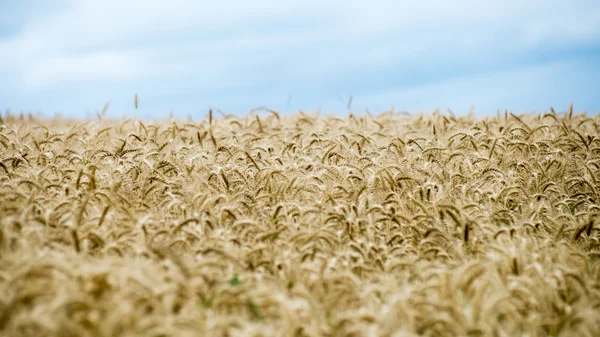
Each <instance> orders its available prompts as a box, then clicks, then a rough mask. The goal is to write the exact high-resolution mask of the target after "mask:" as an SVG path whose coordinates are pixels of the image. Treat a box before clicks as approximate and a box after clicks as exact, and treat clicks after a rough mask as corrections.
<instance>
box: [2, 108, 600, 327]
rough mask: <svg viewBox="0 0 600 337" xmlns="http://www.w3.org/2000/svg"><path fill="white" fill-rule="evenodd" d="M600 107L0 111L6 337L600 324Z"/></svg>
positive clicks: (599, 325) (587, 325)
mask: <svg viewBox="0 0 600 337" xmlns="http://www.w3.org/2000/svg"><path fill="white" fill-rule="evenodd" d="M599 127H600V118H599V117H598V116H588V115H586V114H585V113H574V112H573V111H572V109H571V110H570V111H567V112H564V113H556V112H554V111H553V110H550V111H548V112H547V113H542V114H538V115H531V114H526V115H516V114H513V113H508V112H507V113H499V114H498V116H496V117H474V116H454V115H453V114H452V113H447V114H445V113H439V112H434V113H432V114H428V115H424V114H421V115H410V116H409V115H405V114H401V113H397V112H394V111H390V112H387V113H383V114H380V115H376V116H374V115H370V114H365V115H364V116H363V115H361V116H358V115H353V114H347V115H345V116H342V117H339V116H338V117H335V116H320V115H319V114H317V113H302V112H300V113H296V114H293V115H286V116H284V115H281V116H280V115H279V114H278V113H277V112H275V111H269V110H264V111H256V112H250V113H249V114H248V115H246V116H243V117H236V116H232V115H217V114H215V116H213V114H212V112H211V113H210V115H209V116H208V117H207V118H205V119H204V120H201V121H191V120H188V121H185V120H166V121H161V122H153V123H150V122H146V123H144V122H143V121H140V120H134V119H121V120H108V119H104V118H103V117H102V116H99V118H98V119H95V120H67V119H60V118H54V119H43V118H36V117H26V116H17V115H11V116H4V117H2V118H1V119H0V335H2V336H93V337H100V336H150V337H165V336H395V337H401V336H531V337H533V336H536V337H537V336H600V263H599V262H600V233H599V232H600V225H599V221H598V220H599V215H600V206H599V202H600V185H599V184H598V181H599V180H600V138H598V131H599Z"/></svg>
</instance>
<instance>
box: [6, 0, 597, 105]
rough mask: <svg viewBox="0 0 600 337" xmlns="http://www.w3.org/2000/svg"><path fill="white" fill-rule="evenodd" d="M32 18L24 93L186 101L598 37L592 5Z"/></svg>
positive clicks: (124, 9) (196, 10)
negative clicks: (119, 85) (108, 93)
mask: <svg viewBox="0 0 600 337" xmlns="http://www.w3.org/2000/svg"><path fill="white" fill-rule="evenodd" d="M31 15H32V16H30V17H29V19H27V20H26V21H25V23H24V26H23V27H24V28H23V30H22V31H21V32H19V33H18V34H16V35H14V36H12V37H10V38H8V39H5V40H0V50H3V51H10V52H8V53H0V73H2V74H8V77H9V78H10V80H11V82H13V83H15V84H17V85H18V87H17V88H16V89H14V90H20V91H21V92H22V93H27V92H29V91H39V90H41V89H44V88H49V87H53V88H54V89H56V88H61V87H66V86H69V85H73V83H86V84H87V85H105V86H106V85H107V84H106V83H115V82H127V83H130V84H131V85H132V86H136V85H140V84H149V83H155V85H156V86H159V85H160V86H170V88H169V90H171V91H182V92H186V90H187V91H190V90H192V89H203V88H210V87H212V88H232V87H235V86H239V85H252V83H253V81H254V82H257V85H265V84H264V83H265V82H268V78H269V77H271V78H272V77H274V76H287V78H288V80H289V81H296V82H298V83H299V82H302V81H304V83H305V84H303V85H305V86H310V84H309V83H308V82H310V81H313V80H315V79H317V78H321V79H325V78H328V77H335V76H338V75H340V74H349V73H353V72H357V71H368V70H369V69H373V68H376V67H380V68H381V67H391V66H400V67H404V68H406V69H410V68H411V67H415V66H416V65H418V66H420V67H416V68H423V67H424V66H426V65H427V64H432V65H434V66H435V67H436V68H442V67H444V66H445V67H447V68H451V67H453V66H455V65H456V64H457V63H459V64H462V63H468V62H473V63H477V62H480V61H481V60H484V59H493V58H494V57H499V58H500V57H503V58H509V57H511V56H514V55H519V54H520V53H528V52H531V51H534V52H535V50H536V48H537V47H539V46H546V45H555V46H570V45H573V44H591V43H597V41H598V40H599V39H600V7H599V6H598V5H596V4H595V1H591V0H574V1H571V2H567V1H555V0H530V1H526V2H522V1H517V0H505V1H487V2H485V1H479V0H456V1H451V2H449V1H446V0H421V1H418V0H404V1H393V0H371V1H363V0H345V1H337V0H336V1H318V0H289V1H280V0H259V1H255V2H252V1H243V0H224V1H212V2H208V1H193V0H170V1H163V0H103V1H97V0H61V1H60V5H59V6H58V7H57V8H56V9H55V10H53V11H51V12H48V14H46V15H41V14H31ZM500 61H501V60H500V59H499V62H500ZM488 63H493V62H491V61H490V62H488ZM516 71H522V70H516ZM136 81H137V82H136ZM152 81H154V82H152ZM398 81H400V82H402V79H398ZM261 82H262V84H261ZM400 84H401V83H400ZM507 85H509V86H510V84H507ZM266 91H268V90H267V89H265V92H266ZM98 92H101V90H98ZM415 95H416V94H415ZM417 96H418V95H417ZM494 97H497V95H496V96H494ZM265 103H268V102H265Z"/></svg>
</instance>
